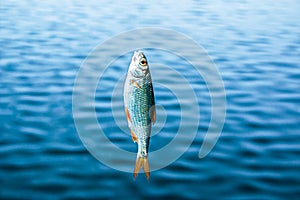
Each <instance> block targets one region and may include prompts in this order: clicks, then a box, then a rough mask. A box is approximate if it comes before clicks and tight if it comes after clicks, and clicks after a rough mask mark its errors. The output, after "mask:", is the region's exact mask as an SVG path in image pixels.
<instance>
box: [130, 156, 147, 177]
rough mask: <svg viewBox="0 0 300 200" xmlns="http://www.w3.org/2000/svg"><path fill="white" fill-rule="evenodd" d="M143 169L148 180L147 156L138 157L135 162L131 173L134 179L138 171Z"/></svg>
mask: <svg viewBox="0 0 300 200" xmlns="http://www.w3.org/2000/svg"><path fill="white" fill-rule="evenodd" d="M141 168H144V172H145V174H146V177H147V179H148V180H149V179H150V170H149V163H148V156H146V157H140V156H139V155H138V156H137V158H136V161H135V167H134V172H133V177H134V179H135V178H136V176H137V174H138V173H139V171H140V169H141Z"/></svg>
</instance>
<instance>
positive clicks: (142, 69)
mask: <svg viewBox="0 0 300 200" xmlns="http://www.w3.org/2000/svg"><path fill="white" fill-rule="evenodd" d="M129 70H130V71H131V74H132V75H133V76H135V77H142V76H145V75H146V74H147V73H148V72H149V66H148V61H147V58H146V56H145V54H144V53H143V52H142V51H135V52H134V53H133V56H132V59H131V63H130V69H129Z"/></svg>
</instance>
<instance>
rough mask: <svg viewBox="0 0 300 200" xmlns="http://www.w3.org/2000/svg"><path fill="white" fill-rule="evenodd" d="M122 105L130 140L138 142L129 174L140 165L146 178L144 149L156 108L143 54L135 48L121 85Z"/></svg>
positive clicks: (148, 176) (145, 154)
mask: <svg viewBox="0 0 300 200" xmlns="http://www.w3.org/2000/svg"><path fill="white" fill-rule="evenodd" d="M124 106H125V113H126V118H127V122H128V127H129V128H130V131H131V136H132V140H133V142H135V143H137V144H138V153H137V158H136V163H135V167H134V172H133V176H134V178H136V176H137V174H138V173H139V170H140V168H143V169H144V172H145V174H146V177H147V179H149V178H150V169H149V163H148V148H149V141H150V134H151V126H152V125H153V124H154V123H155V120H156V109H155V100H154V91H153V86H152V80H151V74H150V70H149V65H148V62H147V59H146V56H145V55H144V53H143V52H142V51H135V52H134V54H133V56H132V59H131V63H130V66H129V68H128V72H127V77H126V80H125V85H124Z"/></svg>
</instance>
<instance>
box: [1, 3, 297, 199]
mask: <svg viewBox="0 0 300 200" xmlns="http://www.w3.org/2000/svg"><path fill="white" fill-rule="evenodd" d="M33 5H34V7H33ZM0 8H1V12H0V19H1V22H0V26H1V31H0V43H1V47H2V48H1V57H0V59H1V60H0V96H1V98H0V106H1V107H0V120H1V125H0V131H1V140H0V143H1V145H0V157H1V159H0V182H1V183H2V184H1V186H2V187H0V197H1V198H24V197H25V198H30V199H31V198H54V197H61V198H119V197H125V196H126V197H129V198H131V199H138V198H141V197H143V198H149V199H150V198H151V199H152V198H175V199H179V198H181V199H182V198H187V199H188V198H189V199H211V198H212V199H219V198H230V199H232V198H238V199H241V198H250V199H253V198H272V199H273V198H275V197H278V198H287V199H292V198H296V197H297V196H299V195H300V193H299V191H300V188H299V185H300V178H298V174H299V173H300V170H299V169H300V160H299V159H298V157H299V156H298V155H299V153H300V144H299V141H300V133H299V123H300V119H299V114H300V110H299V108H298V107H299V106H298V102H299V101H300V95H299V92H297V91H299V78H300V73H299V72H300V70H299V55H300V48H299V46H300V40H299V35H300V27H299V26H300V25H299V23H298V19H299V17H300V15H299V12H298V9H297V8H299V3H298V1H293V0H290V1H287V2H284V3H283V2H273V1H264V2H253V1H234V2H230V3H228V2H225V1H216V2H214V3H212V2H208V1H204V2H203V1H201V2H198V1H193V2H190V3H186V2H178V3H177V4H175V3H172V2H170V1H164V2H161V3H160V4H156V3H151V2H135V3H125V2H123V3H120V4H112V3H110V2H108V1H107V2H106V1H102V2H101V3H99V2H98V1H93V2H88V3H86V2H85V3H83V2H79V1H78V2H77V1H74V2H73V1H72V2H68V1H66V2H60V1H49V2H47V3H46V2H43V3H41V2H35V1H28V2H17V1H6V2H2V3H1V5H0ZM124 8H126V9H125V11H124ZM145 26H159V27H163V28H170V29H173V30H176V31H179V32H182V33H184V34H186V35H188V36H189V37H191V38H193V39H194V40H195V41H196V42H197V43H198V44H201V45H203V47H204V48H205V49H206V50H207V51H208V53H209V54H210V55H211V56H212V58H213V59H214V61H215V63H216V64H217V66H218V67H219V70H220V73H221V74H222V77H223V79H224V83H225V87H226V92H227V117H226V122H225V127H224V129H223V132H222V135H221V138H220V140H219V141H218V143H217V145H216V146H215V148H214V149H213V151H212V152H211V153H210V154H209V155H208V156H207V157H205V158H204V159H201V160H200V159H198V151H199V147H200V146H201V144H202V141H203V137H204V134H205V133H206V131H207V129H208V124H209V121H210V115H211V109H210V105H211V102H210V97H209V94H208V91H207V88H206V86H205V83H204V81H203V79H201V77H198V76H194V73H193V71H191V70H190V69H189V68H187V67H186V66H187V65H185V64H184V63H181V62H182V61H180V59H179V60H176V58H175V57H174V58H173V57H172V58H171V57H168V55H166V54H163V53H160V54H157V53H155V52H154V53H152V52H149V53H148V54H147V55H148V59H149V62H151V60H160V61H162V64H164V65H166V66H173V67H174V68H177V69H178V70H180V71H181V72H182V74H183V75H184V76H185V77H188V81H190V83H191V84H192V85H193V86H194V89H195V92H196V94H197V97H198V98H199V106H200V110H201V115H200V125H199V128H198V133H197V136H196V139H195V140H194V142H193V144H192V145H191V146H190V148H189V149H188V151H187V152H185V153H184V154H183V155H182V156H181V157H180V158H179V159H178V160H177V161H176V162H174V163H172V164H171V165H170V166H168V167H166V168H163V169H161V170H158V171H155V172H153V173H152V174H151V181H150V182H149V183H147V181H146V180H145V179H143V176H141V177H140V176H139V177H138V179H137V180H136V181H135V182H134V181H133V178H132V174H130V173H124V172H119V171H117V170H114V169H111V168H109V167H107V166H105V165H103V164H101V163H99V162H98V161H97V160H96V159H95V158H93V157H92V156H91V155H90V154H89V153H88V151H87V150H86V149H85V147H84V146H83V144H82V142H81V141H80V139H79V137H78V135H77V132H76V129H75V126H74V121H73V117H72V89H73V84H74V79H75V76H76V73H77V71H78V70H79V66H80V64H81V63H82V61H83V59H84V58H85V57H86V56H87V55H88V54H89V52H90V51H91V50H92V49H93V48H94V47H95V46H96V45H98V44H99V43H100V42H103V41H105V40H106V39H108V38H109V37H111V36H112V35H115V34H118V33H120V32H121V31H126V30H130V29H133V28H137V27H145ZM157 42H158V43H159V41H157ZM119 45H122V44H119ZM128 57H130V55H129V54H128V56H127V55H125V56H123V57H120V59H119V60H118V61H116V63H115V65H112V67H111V68H109V70H110V71H109V72H108V74H106V75H107V76H108V77H111V78H110V79H108V81H107V82H106V83H105V82H104V83H103V84H104V86H105V84H107V86H108V87H112V88H110V89H109V90H106V91H101V90H100V87H99V88H98V89H99V90H97V94H98V95H100V94H101V98H100V96H97V97H96V109H101V108H105V107H106V104H110V102H111V96H110V94H111V92H112V90H113V87H114V86H113V85H111V84H110V81H115V80H117V79H116V77H121V76H122V75H124V73H125V72H126V70H127V64H128V63H129V60H130V58H129V59H128ZM177 59H178V58H177ZM118 63H119V64H121V65H122V66H119V65H117V64H118ZM181 64H182V65H181ZM123 65H126V66H123ZM153 67H154V66H153ZM154 71H155V70H154ZM154 74H155V72H154ZM154 74H153V79H155V78H154ZM159 78H161V77H159ZM154 88H155V89H156V91H157V96H156V98H157V102H160V104H161V105H167V106H166V107H164V109H166V113H167V114H168V115H167V117H166V122H167V123H166V125H165V126H164V127H163V128H162V129H161V130H162V131H161V132H160V133H159V134H157V135H155V136H154V137H153V138H152V139H151V148H153V150H156V149H159V148H161V147H163V146H164V145H166V144H167V143H168V142H169V141H170V140H171V139H172V138H173V137H174V135H173V134H174V133H173V132H174V129H176V127H177V126H178V118H177V117H176V116H178V102H177V101H174V99H172V98H171V97H172V95H171V92H170V91H168V90H166V89H164V88H163V87H161V86H160V85H159V84H157V83H155V82H154ZM100 99H101V101H100V102H99V101H97V100H100ZM83 104H84V102H83ZM118 106H121V105H118ZM98 111H99V110H98ZM120 115H121V113H120ZM100 118H101V117H100ZM106 119H107V120H106V121H101V122H102V123H103V126H104V128H106V129H107V130H109V132H110V133H111V135H109V137H111V139H112V140H113V142H114V143H115V144H116V145H118V146H119V147H120V148H123V149H125V150H129V151H132V152H136V149H135V148H136V147H135V145H134V144H133V143H132V141H131V138H130V136H128V135H126V134H124V133H123V132H122V130H121V129H120V128H119V127H118V126H117V125H116V123H115V121H114V120H111V116H107V118H106ZM123 125H126V124H123ZM16 191H17V192H16Z"/></svg>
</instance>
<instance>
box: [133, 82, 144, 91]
mask: <svg viewBox="0 0 300 200" xmlns="http://www.w3.org/2000/svg"><path fill="white" fill-rule="evenodd" d="M132 84H133V85H134V86H135V87H137V88H138V89H139V90H140V89H142V88H141V86H140V85H139V84H138V83H137V82H135V81H134V80H132Z"/></svg>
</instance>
